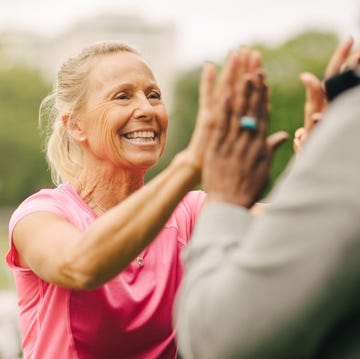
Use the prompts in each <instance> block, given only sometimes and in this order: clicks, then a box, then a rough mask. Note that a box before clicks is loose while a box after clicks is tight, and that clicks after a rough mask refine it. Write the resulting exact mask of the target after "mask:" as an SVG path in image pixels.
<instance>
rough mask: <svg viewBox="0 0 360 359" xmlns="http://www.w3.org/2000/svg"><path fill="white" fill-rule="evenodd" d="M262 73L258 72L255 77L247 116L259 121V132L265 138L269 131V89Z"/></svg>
mask: <svg viewBox="0 0 360 359" xmlns="http://www.w3.org/2000/svg"><path fill="white" fill-rule="evenodd" d="M264 76H265V75H264V73H263V72H262V71H258V72H257V73H256V75H255V80H254V87H253V90H252V92H251V95H250V99H249V107H248V110H247V115H248V116H250V117H253V118H255V119H256V120H257V132H258V134H261V135H263V136H265V134H266V131H267V121H268V118H267V116H266V115H267V114H266V112H265V109H266V108H267V101H266V100H267V98H268V96H267V90H268V87H267V85H266V83H265V77H264Z"/></svg>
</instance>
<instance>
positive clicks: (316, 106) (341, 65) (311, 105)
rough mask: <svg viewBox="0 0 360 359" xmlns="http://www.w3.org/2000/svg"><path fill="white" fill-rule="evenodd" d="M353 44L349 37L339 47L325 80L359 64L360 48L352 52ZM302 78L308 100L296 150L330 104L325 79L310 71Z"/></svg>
mask: <svg viewBox="0 0 360 359" xmlns="http://www.w3.org/2000/svg"><path fill="white" fill-rule="evenodd" d="M353 44H354V40H353V39H352V38H348V39H347V40H345V41H344V42H342V43H341V44H340V45H339V46H338V47H337V49H336V50H335V52H334V54H333V55H332V57H331V59H330V61H329V63H328V65H327V67H326V70H325V76H324V80H327V79H328V78H330V77H332V76H335V75H337V74H339V73H341V72H342V71H345V70H346V69H349V68H353V67H355V66H356V65H358V64H359V62H360V48H358V49H356V50H355V51H354V52H353V53H351V49H352V47H353ZM300 80H301V81H302V83H303V84H304V86H305V90H306V101H305V106H304V126H303V127H300V128H298V129H297V130H296V131H295V135H294V140H293V147H294V150H295V152H299V150H300V149H301V148H302V147H303V145H304V143H305V142H306V140H307V138H308V137H309V135H310V134H311V132H312V130H313V129H314V126H315V125H316V123H317V122H319V121H320V120H321V118H322V115H323V112H324V111H325V109H326V107H327V105H328V101H327V98H326V93H325V89H324V83H323V81H321V80H319V79H318V78H317V77H316V76H315V75H313V74H311V73H308V72H305V73H302V74H301V75H300Z"/></svg>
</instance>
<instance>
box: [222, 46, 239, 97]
mask: <svg viewBox="0 0 360 359" xmlns="http://www.w3.org/2000/svg"><path fill="white" fill-rule="evenodd" d="M238 68H239V56H238V54H237V53H236V52H234V51H231V52H230V53H229V54H228V56H227V58H226V61H225V64H224V66H223V68H222V70H221V73H220V77H219V83H218V86H217V87H218V92H220V93H221V91H223V90H224V89H225V88H230V87H231V86H232V85H233V83H234V82H235V80H236V75H237V72H238Z"/></svg>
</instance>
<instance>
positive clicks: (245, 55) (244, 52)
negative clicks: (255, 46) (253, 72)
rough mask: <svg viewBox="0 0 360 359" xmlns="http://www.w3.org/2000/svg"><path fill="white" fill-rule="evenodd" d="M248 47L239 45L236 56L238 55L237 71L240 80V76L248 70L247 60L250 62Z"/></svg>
mask: <svg viewBox="0 0 360 359" xmlns="http://www.w3.org/2000/svg"><path fill="white" fill-rule="evenodd" d="M250 51H251V50H250V49H249V48H248V47H241V48H240V50H239V52H238V56H239V71H238V80H241V77H242V76H243V75H244V74H245V73H247V72H248V68H249V62H250Z"/></svg>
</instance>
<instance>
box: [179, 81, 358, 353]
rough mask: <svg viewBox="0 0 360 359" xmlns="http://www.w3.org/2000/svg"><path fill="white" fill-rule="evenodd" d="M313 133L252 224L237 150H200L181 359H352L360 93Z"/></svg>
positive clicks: (347, 97)
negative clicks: (203, 197) (200, 192)
mask: <svg viewBox="0 0 360 359" xmlns="http://www.w3.org/2000/svg"><path fill="white" fill-rule="evenodd" d="M256 120H257V121H258V119H257V118H256ZM315 127H316V128H315V129H314V130H313V131H312V133H311V136H309V139H308V140H307V142H306V145H305V146H304V147H303V148H302V150H301V154H300V155H298V156H296V158H295V159H294V160H293V161H292V163H291V164H290V166H289V167H288V169H287V170H286V173H284V175H283V176H282V178H281V179H280V180H279V181H278V183H277V185H276V186H275V188H274V190H273V191H272V193H271V195H270V198H269V202H271V205H270V206H268V207H267V208H266V209H265V211H264V213H262V215H261V216H257V217H254V216H252V215H251V214H250V213H249V211H248V208H249V207H250V206H251V205H252V204H253V203H254V202H255V200H256V198H257V196H258V195H259V193H260V192H261V190H262V188H263V183H261V181H260V180H259V179H258V177H257V176H259V175H260V174H261V173H260V172H257V173H255V170H254V166H253V165H252V164H250V165H249V161H250V162H251V160H252V159H251V157H250V155H248V156H247V157H246V156H245V157H244V158H242V160H241V161H235V160H234V159H235V158H236V155H237V154H236V153H235V148H237V147H239V146H241V143H242V142H243V141H244V138H242V137H241V136H240V135H238V137H237V140H236V141H238V144H237V146H229V141H234V140H233V137H234V136H235V135H234V134H231V133H230V132H231V131H229V132H228V133H227V135H225V136H223V137H222V138H221V141H220V140H219V139H216V138H211V139H210V140H209V141H210V144H209V146H208V150H207V153H206V157H205V162H206V164H205V166H204V167H203V173H202V175H203V177H202V181H203V185H204V188H205V190H206V191H207V192H208V198H207V205H206V206H205V207H204V209H203V210H202V212H201V213H200V217H199V218H198V221H197V224H196V226H195V230H194V232H193V236H192V240H191V241H190V245H189V246H188V248H187V250H186V251H185V253H184V256H183V259H184V265H185V277H184V280H183V282H182V285H181V287H180V290H179V292H178V296H177V301H176V306H175V313H174V314H175V323H176V330H177V339H178V343H179V348H180V354H181V356H182V357H183V358H184V359H193V358H198V359H212V358H219V359H226V358H241V359H250V358H251V359H272V358H276V359H282V358H284V359H285V358H286V359H290V358H291V359H296V358H312V359H315V358H316V359H320V358H327V359H331V358H334V359H335V358H336V359H339V358H341V359H354V358H360V86H355V87H354V88H352V89H349V90H346V91H344V92H342V93H341V94H339V95H338V96H337V97H336V98H335V99H334V100H333V101H331V103H330V104H329V106H328V107H327V108H326V111H325V115H324V118H323V119H322V120H321V122H320V123H319V124H317V125H316V126H315ZM240 132H241V131H240ZM249 132H250V131H249ZM249 136H250V137H252V138H253V140H254V141H255V139H256V134H249ZM236 141H235V142H236ZM214 143H215V144H214ZM224 148H227V149H228V150H227V152H226V153H227V155H226V156H224V155H223V153H224V151H223V149H224ZM229 148H230V150H229ZM247 148H248V150H247V153H249V152H250V153H251V151H252V148H253V144H252V143H251V142H250V143H249V144H248V147H247ZM263 152H264V153H263V156H262V157H261V161H264V163H265V162H266V161H269V158H270V156H267V154H266V151H263ZM258 158H260V157H258ZM265 167H266V166H264V172H263V175H264V176H266V169H265ZM251 179H252V180H251ZM251 196H252V198H250V197H251Z"/></svg>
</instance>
